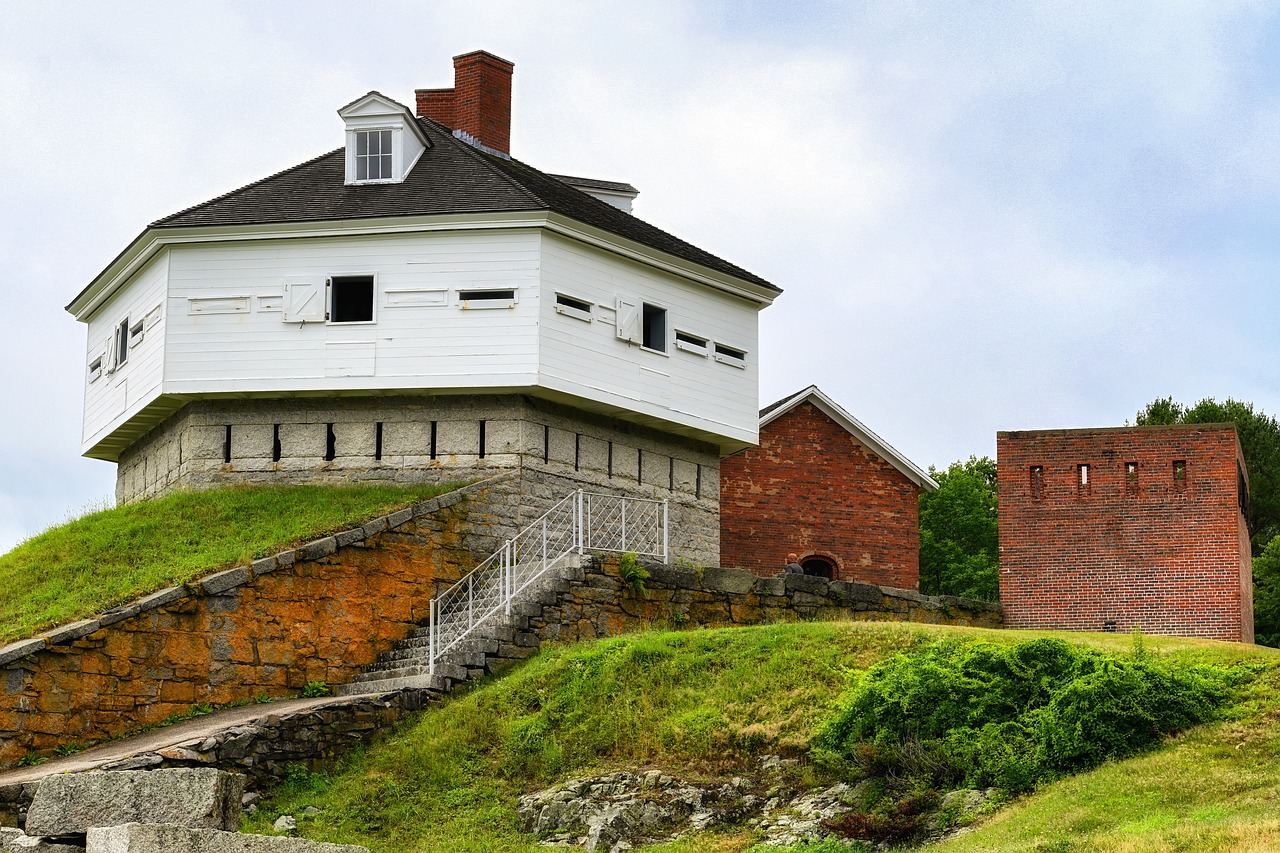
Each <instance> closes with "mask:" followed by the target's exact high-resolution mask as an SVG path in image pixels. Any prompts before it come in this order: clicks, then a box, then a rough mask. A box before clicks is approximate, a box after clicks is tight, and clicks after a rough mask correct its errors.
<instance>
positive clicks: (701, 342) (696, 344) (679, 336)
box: [676, 331, 707, 353]
mask: <svg viewBox="0 0 1280 853" xmlns="http://www.w3.org/2000/svg"><path fill="white" fill-rule="evenodd" d="M676 343H677V344H684V345H685V346H684V348H685V349H694V350H702V351H703V352H704V353H705V352H706V351H707V339H706V338H700V337H698V336H697V335H691V334H689V333H688V332H681V331H677V332H676Z"/></svg>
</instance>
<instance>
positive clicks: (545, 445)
mask: <svg viewBox="0 0 1280 853" xmlns="http://www.w3.org/2000/svg"><path fill="white" fill-rule="evenodd" d="M550 458H551V427H549V426H546V425H545V424H544V425H543V427H542V461H543V462H544V463H545V462H547V460H549V459H550Z"/></svg>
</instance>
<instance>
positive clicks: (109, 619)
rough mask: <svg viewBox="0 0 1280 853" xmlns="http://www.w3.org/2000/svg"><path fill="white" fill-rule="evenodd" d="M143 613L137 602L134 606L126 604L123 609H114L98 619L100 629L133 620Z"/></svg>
mask: <svg viewBox="0 0 1280 853" xmlns="http://www.w3.org/2000/svg"><path fill="white" fill-rule="evenodd" d="M141 612H142V608H141V607H139V606H138V604H137V602H134V603H133V604H126V605H124V606H123V607H113V608H111V609H110V610H108V611H107V612H106V613H103V614H102V615H100V616H99V617H98V625H99V627H102V628H105V627H107V626H108V625H114V624H116V623H117V622H123V621H124V620H126V619H132V618H133V617H134V616H137V615H138V614H139V613H141Z"/></svg>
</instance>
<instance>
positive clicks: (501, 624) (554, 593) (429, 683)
mask: <svg viewBox="0 0 1280 853" xmlns="http://www.w3.org/2000/svg"><path fill="white" fill-rule="evenodd" d="M583 578H584V572H583V569H582V558H581V557H579V556H577V555H570V556H568V557H566V558H564V559H563V560H562V561H561V564H560V565H558V566H556V567H553V568H551V569H549V570H548V571H547V573H546V574H545V575H543V576H542V577H540V578H538V579H537V580H535V581H533V582H532V583H530V584H529V585H528V586H527V587H525V588H524V589H523V590H521V591H520V593H519V594H518V596H517V597H516V598H515V599H514V600H513V601H512V602H511V613H510V614H507V613H505V612H503V611H501V610H500V611H498V612H497V613H495V614H494V615H493V616H492V617H490V618H489V619H488V620H487V621H486V622H484V623H482V624H480V625H478V626H476V627H475V628H474V629H473V630H472V631H471V633H470V634H468V635H467V636H466V637H464V638H463V639H461V640H459V641H458V642H457V643H456V644H455V645H454V646H453V648H451V649H449V650H448V651H447V652H445V653H444V654H443V655H442V656H441V657H440V658H439V659H438V660H437V661H436V667H435V674H434V675H432V674H431V659H430V655H431V639H430V627H429V626H427V625H421V626H419V627H418V628H416V629H414V630H413V631H412V632H410V634H409V636H408V637H406V638H405V639H403V640H401V641H400V642H398V643H396V644H395V646H393V647H392V649H391V651H388V652H383V653H382V654H381V655H379V656H378V661H377V663H374V664H373V665H372V666H369V667H368V668H366V669H365V670H364V671H363V672H361V673H360V674H359V675H357V676H356V677H355V678H354V679H353V680H352V681H351V682H350V683H348V684H343V685H340V686H338V687H337V688H335V692H336V693H337V694H338V695H340V696H354V695H361V694H371V693H389V692H391V691H393V690H405V689H413V690H426V691H430V692H432V693H436V694H444V693H448V692H449V691H451V690H452V689H453V688H454V687H456V686H457V685H459V684H465V683H467V682H469V681H473V680H476V679H479V678H483V677H484V676H486V675H489V674H491V673H493V672H494V671H496V670H497V669H500V668H501V667H503V666H505V665H507V664H510V663H512V662H514V661H519V660H524V659H525V658H528V657H531V656H532V655H533V654H534V653H535V652H537V651H538V647H539V645H540V640H539V639H538V637H537V635H536V634H533V633H531V632H529V630H528V628H529V618H530V617H536V616H538V615H540V614H541V613H542V608H543V606H545V605H548V604H555V603H556V602H557V601H558V600H559V597H560V595H562V594H563V593H565V592H566V591H568V589H569V587H570V584H571V583H572V582H575V581H577V582H581V581H582V580H583Z"/></svg>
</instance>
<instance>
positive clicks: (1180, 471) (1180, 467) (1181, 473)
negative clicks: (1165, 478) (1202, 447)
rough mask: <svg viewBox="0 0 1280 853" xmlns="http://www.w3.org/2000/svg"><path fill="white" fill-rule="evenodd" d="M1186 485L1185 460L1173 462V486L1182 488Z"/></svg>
mask: <svg viewBox="0 0 1280 853" xmlns="http://www.w3.org/2000/svg"><path fill="white" fill-rule="evenodd" d="M1186 484H1187V460H1185V459H1175V460H1173V485H1174V486H1175V487H1177V488H1179V489H1180V488H1182V487H1183V486H1185V485H1186Z"/></svg>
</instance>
